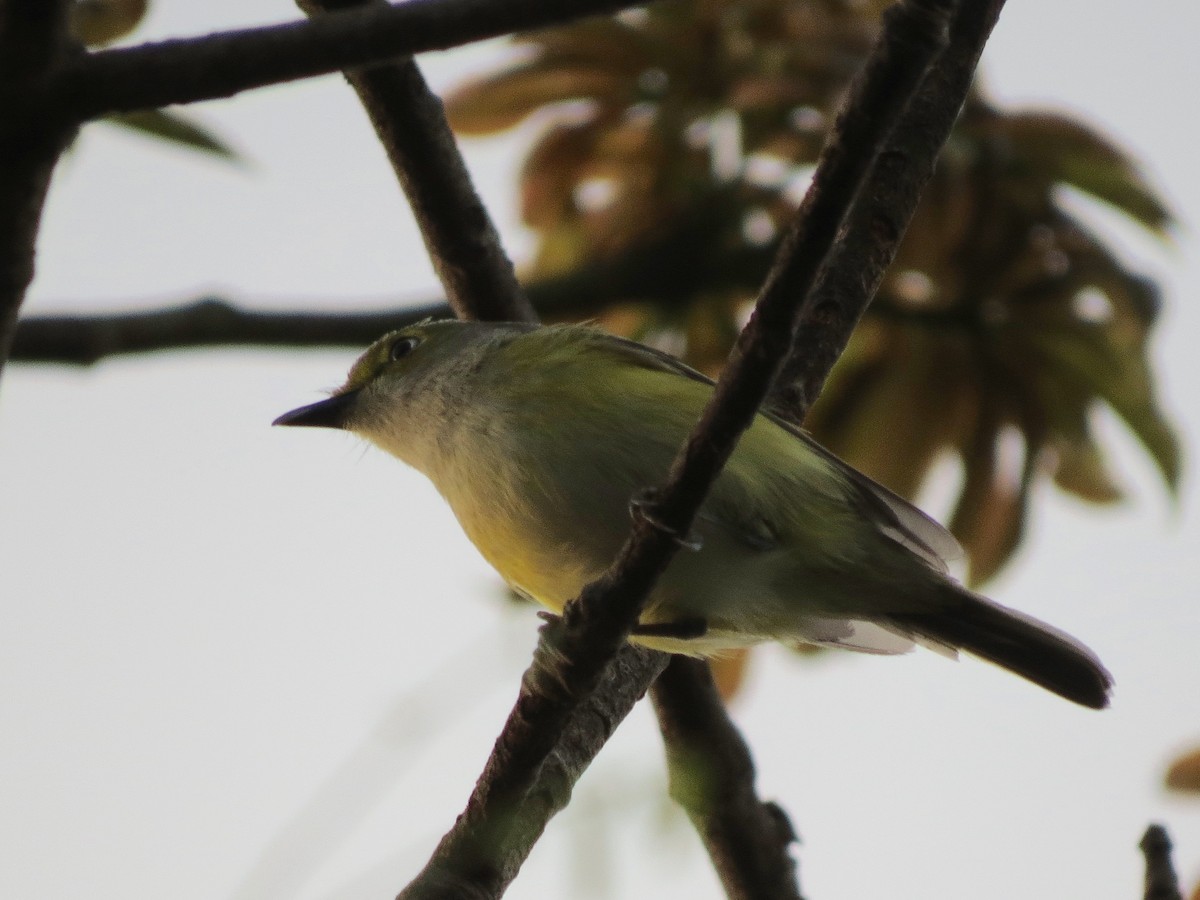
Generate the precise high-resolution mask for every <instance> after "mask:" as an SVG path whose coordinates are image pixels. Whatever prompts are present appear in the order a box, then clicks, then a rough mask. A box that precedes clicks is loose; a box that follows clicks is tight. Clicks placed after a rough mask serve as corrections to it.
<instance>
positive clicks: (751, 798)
mask: <svg viewBox="0 0 1200 900" xmlns="http://www.w3.org/2000/svg"><path fill="white" fill-rule="evenodd" d="M651 698H652V699H653V701H654V710H655V712H656V713H657V714H658V724H659V728H660V729H661V730H662V735H663V741H664V743H665V744H666V747H667V764H668V767H669V770H670V775H671V796H672V797H673V798H674V799H675V801H676V802H677V803H678V804H679V805H680V806H682V807H683V808H684V810H685V811H686V812H687V814H688V816H689V818H691V820H692V824H693V825H694V826H695V828H696V831H697V832H699V834H700V838H701V840H703V841H704V845H705V847H706V848H707V849H708V855H709V856H710V857H711V858H712V861H713V865H714V866H715V867H716V870H717V874H718V876H720V879H721V884H722V885H724V887H725V893H726V894H727V895H728V896H729V897H730V898H731V900H743V898H744V900H776V898H778V900H801V898H800V891H799V888H798V887H797V885H796V871H795V870H796V863H795V861H794V860H793V859H792V857H791V855H790V854H789V853H788V847H789V846H791V844H792V843H794V842H795V840H796V834H795V832H794V831H793V830H792V825H791V822H789V821H788V817H787V813H785V812H784V811H783V810H782V809H781V808H780V807H779V806H778V805H777V804H775V803H763V802H762V801H761V800H759V799H758V797H757V796H756V795H755V793H754V760H753V759H752V758H751V756H750V748H749V747H747V746H746V742H745V741H744V740H743V739H742V736H741V735H740V734H739V733H738V731H737V728H736V727H735V726H734V724H733V723H732V722H731V721H730V720H729V716H728V715H727V714H726V712H725V705H724V703H722V702H721V696H720V694H718V693H717V687H716V684H715V683H714V682H713V679H712V671H711V670H710V669H709V667H708V664H707V663H705V662H703V661H701V660H696V659H688V658H687V657H683V656H675V657H672V658H671V664H670V665H669V666H668V667H667V670H666V671H665V672H663V674H662V675H660V676H659V678H658V681H656V682H655V683H654V688H653V691H652V692H651Z"/></svg>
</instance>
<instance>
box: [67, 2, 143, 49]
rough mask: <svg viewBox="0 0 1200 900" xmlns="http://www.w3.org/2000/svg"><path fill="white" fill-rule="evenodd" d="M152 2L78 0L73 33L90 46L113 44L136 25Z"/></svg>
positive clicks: (73, 7) (72, 19)
mask: <svg viewBox="0 0 1200 900" xmlns="http://www.w3.org/2000/svg"><path fill="white" fill-rule="evenodd" d="M148 6H149V2H148V0H74V2H73V3H72V4H71V9H70V13H69V16H70V27H71V34H72V35H73V36H74V37H76V38H78V39H79V41H80V43H82V44H84V45H86V46H88V47H99V46H102V45H104V44H110V43H112V42H113V41H115V40H117V39H118V38H122V37H124V36H125V35H127V34H129V33H130V32H131V31H133V29H135V28H136V27H137V26H138V24H139V23H140V22H141V21H142V19H143V18H144V17H145V15H146V9H147V7H148Z"/></svg>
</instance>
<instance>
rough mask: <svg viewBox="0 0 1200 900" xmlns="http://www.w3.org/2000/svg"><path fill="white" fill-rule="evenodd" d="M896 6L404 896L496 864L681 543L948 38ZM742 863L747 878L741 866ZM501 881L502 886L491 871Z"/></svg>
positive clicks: (939, 9) (927, 15)
mask: <svg viewBox="0 0 1200 900" xmlns="http://www.w3.org/2000/svg"><path fill="white" fill-rule="evenodd" d="M897 10H898V11H896V12H893V13H892V14H891V15H889V16H888V17H887V22H886V24H885V32H884V33H885V38H884V41H883V43H884V45H885V46H887V45H888V41H889V40H895V39H896V37H895V32H897V31H898V32H900V34H901V35H902V37H901V38H900V40H901V41H902V43H904V44H907V49H905V50H903V51H900V52H898V53H896V54H895V55H894V56H889V54H888V53H887V52H881V53H880V57H882V58H883V60H885V61H886V62H885V61H880V59H879V58H877V57H876V56H875V55H874V54H873V55H872V61H871V62H869V63H868V66H867V68H866V70H865V75H864V76H862V77H860V78H859V79H856V82H855V85H854V86H853V87H852V90H851V95H850V96H851V100H850V103H849V107H848V109H847V111H846V113H845V114H844V115H843V116H841V117H839V121H838V124H837V126H836V127H835V129H834V131H833V133H832V134H831V136H830V139H829V143H828V144H827V147H826V150H825V151H824V152H823V153H822V159H821V162H820V163H819V164H818V171H817V175H816V177H815V178H814V180H813V184H812V186H811V188H810V190H809V194H808V196H807V197H806V199H805V202H804V203H803V204H802V207H801V210H800V213H799V215H798V217H797V219H796V221H795V223H794V226H793V228H792V230H791V231H790V232H789V234H788V236H787V238H786V239H785V240H784V243H783V250H782V252H781V254H780V256H779V259H778V260H777V262H776V265H775V266H774V267H773V269H772V272H771V275H770V276H769V277H768V279H767V284H766V287H765V288H764V290H763V292H762V295H761V296H760V299H759V302H758V304H757V306H756V308H755V313H754V315H753V316H752V317H751V321H750V323H749V325H748V326H747V328H746V330H745V331H744V332H743V334H742V336H741V337H740V338H739V341H738V345H737V347H736V348H735V351H734V354H733V356H732V360H731V363H730V365H729V367H728V368H727V369H726V371H725V374H724V375H723V376H722V378H721V380H720V382H719V383H718V385H717V388H716V391H715V393H714V397H713V400H712V402H711V403H710V404H709V405H708V407H707V408H706V410H705V412H704V414H703V416H702V417H701V420H700V422H699V424H698V425H697V426H696V429H695V430H694V431H693V433H692V436H691V437H690V438H689V440H688V441H687V443H686V444H685V446H684V447H683V448H682V449H681V451H680V454H679V456H677V458H676V460H675V462H674V464H673V465H672V467H671V472H670V475H669V477H668V483H667V485H666V486H665V487H664V488H662V489H661V490H659V491H657V492H656V493H655V494H654V497H653V502H652V505H653V508H654V512H653V515H652V517H651V516H640V517H637V518H636V519H635V523H634V528H633V532H632V534H631V536H630V539H629V540H628V541H627V542H626V544H625V546H624V548H623V549H622V551H621V553H620V554H619V555H618V558H617V560H616V561H615V562H614V564H613V566H612V568H610V570H609V571H608V572H607V573H606V574H605V575H604V576H602V577H601V578H600V579H598V580H597V581H596V582H593V583H592V584H590V585H588V586H587V587H586V588H584V590H583V592H582V594H581V595H580V597H579V598H578V599H577V600H575V601H572V602H571V603H569V604H568V605H567V607H566V609H565V610H564V613H563V616H562V618H561V620H559V622H557V623H555V624H554V625H552V626H548V627H547V628H546V629H545V631H544V633H543V640H542V641H541V642H540V643H539V645H538V649H537V651H536V652H535V657H534V664H533V666H531V667H530V669H529V671H528V672H527V673H526V680H525V683H524V684H523V685H522V691H521V694H520V696H519V697H518V700H517V704H516V706H515V707H514V710H513V712H512V714H511V715H510V717H509V720H508V722H507V723H506V724H505V727H504V730H503V731H502V733H501V735H500V737H499V739H498V740H497V742H496V747H495V749H494V751H493V756H492V760H493V762H497V763H498V764H499V765H498V769H499V773H498V774H497V777H495V778H494V779H491V780H487V781H485V780H482V779H481V782H480V784H479V785H477V787H476V791H475V792H474V793H473V794H472V797H471V800H470V801H469V803H468V806H467V809H466V811H465V812H464V813H463V815H462V816H460V817H459V820H458V822H457V823H456V824H455V827H454V828H453V829H452V830H451V832H450V833H448V834H447V835H446V837H445V838H444V839H443V841H442V844H441V845H440V846H439V849H438V853H437V855H436V856H435V858H434V860H433V861H431V863H430V865H429V866H428V867H427V868H426V870H425V872H423V873H422V875H421V876H419V877H418V879H417V881H415V882H414V883H413V885H410V888H409V890H408V891H407V892H406V893H405V894H402V895H401V896H402V897H406V896H407V897H413V896H421V897H428V896H446V897H449V896H453V893H452V892H440V893H439V891H438V889H437V886H438V885H440V884H443V883H445V882H446V880H447V878H449V877H450V876H451V875H452V874H454V873H459V874H460V876H461V873H463V872H478V871H481V870H486V871H487V872H488V873H489V874H491V875H492V876H495V873H496V871H497V869H498V868H499V867H498V866H496V865H495V863H494V861H491V860H490V859H489V856H490V854H492V853H493V852H494V850H495V848H496V847H497V846H498V845H501V844H503V843H504V842H505V841H506V840H507V839H508V837H509V836H510V835H511V834H512V830H513V827H514V826H513V823H512V821H511V818H510V816H509V815H508V811H509V810H512V809H514V808H517V807H518V806H519V805H520V803H521V802H522V798H524V797H525V796H526V795H527V794H528V792H529V790H530V788H531V786H532V785H533V784H534V783H535V779H536V776H537V773H538V770H539V769H540V768H541V766H542V765H543V764H544V761H545V760H546V759H547V757H548V755H549V754H550V753H551V751H552V750H553V748H554V745H555V743H556V742H557V740H558V736H559V735H560V734H561V733H562V732H563V729H564V728H565V727H566V726H567V724H568V722H569V720H570V717H571V715H572V711H573V710H574V709H575V708H576V707H577V706H578V704H579V703H580V702H581V700H582V699H583V698H586V697H589V696H591V695H592V693H593V691H594V689H595V687H596V684H597V681H598V677H599V674H600V673H601V672H602V671H603V670H604V667H605V665H606V664H607V662H608V660H610V659H611V658H612V657H613V656H614V655H615V654H616V653H617V651H618V650H619V649H620V648H621V647H622V646H623V645H624V643H625V641H626V639H627V637H628V636H629V632H630V630H631V628H632V627H633V625H634V623H635V622H636V620H637V616H638V614H639V612H640V610H641V607H642V604H643V603H644V600H645V598H646V596H647V594H648V593H649V591H650V589H651V588H652V586H653V584H654V581H655V579H656V578H657V577H658V576H659V575H660V574H661V572H662V570H663V569H664V568H665V567H666V565H667V562H668V561H669V559H670V558H671V556H672V555H673V553H674V552H675V551H676V550H677V549H678V544H679V541H678V537H677V536H679V535H686V534H687V533H688V532H689V531H690V528H691V522H692V519H693V517H694V516H695V514H696V511H697V510H698V508H699V506H700V504H701V502H702V501H703V499H704V495H705V493H706V491H707V489H708V487H709V485H711V483H712V481H713V480H714V479H715V478H716V476H717V474H718V473H719V472H720V469H721V466H722V465H723V464H724V462H725V460H726V459H727V458H728V456H729V454H730V453H731V452H732V450H733V447H734V446H735V444H736V441H737V439H738V437H740V435H741V433H742V431H743V430H744V429H745V428H746V427H748V425H749V424H750V422H751V421H752V420H753V418H754V416H755V415H756V410H757V408H758V405H759V403H761V402H762V400H763V399H764V398H765V396H766V395H767V391H768V389H769V387H770V385H771V382H772V380H773V378H774V376H775V374H776V372H777V371H778V369H779V366H780V365H781V364H782V362H783V358H784V356H785V355H786V354H787V353H788V351H789V349H790V347H791V344H792V339H793V331H794V323H795V322H796V321H797V320H798V318H799V316H798V313H797V309H798V308H800V309H803V308H805V305H806V303H807V302H808V295H809V292H810V289H811V287H812V285H813V282H814V280H815V276H816V273H817V271H818V268H819V266H820V264H821V261H822V260H823V259H824V258H825V257H826V256H827V255H828V253H829V251H830V248H831V247H832V245H833V243H834V240H835V237H836V235H837V232H838V228H839V225H840V223H841V221H842V219H843V217H844V215H845V212H846V210H847V208H848V207H849V206H850V204H851V202H852V200H853V198H854V196H855V194H856V192H857V189H858V185H859V182H860V180H861V178H862V177H863V175H864V174H865V172H866V171H867V170H868V167H869V166H870V163H871V161H872V160H873V159H874V157H875V155H876V151H877V150H878V148H879V147H880V146H881V145H882V143H883V140H884V138H885V137H886V135H887V133H888V129H889V127H890V125H891V123H892V122H893V121H894V119H895V116H896V115H897V113H898V111H899V110H901V109H903V108H904V106H905V104H906V102H907V99H908V97H909V96H910V94H911V92H912V91H913V90H914V89H915V87H916V85H917V83H918V81H919V79H920V77H921V75H922V73H923V72H924V70H925V67H926V66H927V64H928V62H929V60H930V59H931V58H932V56H933V55H934V54H935V53H936V52H937V50H938V49H939V48H940V46H941V42H942V41H943V40H944V36H945V17H946V15H947V13H948V4H947V3H946V2H933V0H931V2H904V3H901V4H899V6H898V7H897ZM912 56H915V57H917V58H918V59H919V61H917V62H914V61H913V59H912V58H910V57H912ZM895 57H900V58H898V59H897V58H895ZM863 303H864V305H865V298H864V301H863ZM651 519H653V522H652V521H651ZM490 766H491V763H489V767H490ZM760 807H761V805H760ZM781 844H782V846H777V847H775V848H772V850H773V852H778V853H781V854H786V844H787V841H786V838H785V839H783V840H782V841H781ZM745 875H750V877H751V878H755V877H757V873H740V874H739V877H744V876H745ZM497 886H498V888H497V889H498V890H502V889H503V886H504V885H503V883H501V881H500V879H498V878H497ZM754 891H755V888H753V887H751V888H749V889H748V893H746V894H744V896H761V894H755V893H754Z"/></svg>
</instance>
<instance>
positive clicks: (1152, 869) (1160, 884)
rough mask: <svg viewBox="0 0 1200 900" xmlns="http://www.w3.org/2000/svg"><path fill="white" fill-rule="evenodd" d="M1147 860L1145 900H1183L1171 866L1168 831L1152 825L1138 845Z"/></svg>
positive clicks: (1173, 868) (1177, 880)
mask: <svg viewBox="0 0 1200 900" xmlns="http://www.w3.org/2000/svg"><path fill="white" fill-rule="evenodd" d="M1138 847H1139V848H1141V851H1142V855H1143V856H1144V857H1145V858H1146V882H1145V891H1144V893H1143V895H1142V896H1143V897H1144V898H1145V900H1183V894H1182V893H1181V892H1180V890H1179V879H1178V877H1176V875H1175V867H1174V866H1173V865H1172V864H1171V839H1170V837H1168V836H1167V829H1165V828H1163V826H1161V825H1151V826H1150V827H1149V828H1147V829H1146V833H1145V834H1144V835H1142V840H1141V842H1140V843H1139V844H1138Z"/></svg>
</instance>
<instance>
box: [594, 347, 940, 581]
mask: <svg viewBox="0 0 1200 900" xmlns="http://www.w3.org/2000/svg"><path fill="white" fill-rule="evenodd" d="M587 331H588V333H589V334H591V335H593V336H594V339H595V342H596V346H597V348H598V349H608V350H611V351H614V352H617V353H619V354H620V355H621V356H622V357H623V358H624V359H625V360H626V361H628V362H631V363H633V364H635V365H639V366H642V367H644V368H651V369H656V370H658V371H662V372H671V373H673V374H676V375H682V376H683V377H685V378H690V379H692V380H693V381H698V382H701V383H702V384H706V385H708V386H709V387H712V386H713V380H712V379H711V378H709V377H707V376H706V375H703V374H701V373H700V372H697V371H696V370H695V369H693V368H692V367H691V366H689V365H687V364H686V363H683V362H680V361H679V360H678V359H676V358H675V357H673V356H671V355H670V354H669V353H665V352H663V351H662V350H656V349H654V348H653V347H647V346H645V345H644V344H639V343H637V342H636V341H631V340H627V339H625V338H620V337H616V336H615V335H610V334H606V333H604V332H602V331H596V330H594V329H590V328H589V329H587ZM759 412H760V415H762V416H764V417H766V418H767V419H770V420H771V421H772V422H774V423H775V424H776V425H778V426H779V427H780V428H782V429H783V430H784V431H787V432H788V433H789V434H791V435H793V436H794V437H796V438H797V439H798V440H800V441H803V442H804V444H805V445H806V446H807V447H808V448H809V449H810V450H812V451H813V452H814V453H815V454H817V455H818V456H819V457H821V459H823V460H824V461H825V462H827V463H828V464H829V465H830V467H831V468H833V469H834V470H836V471H837V472H838V473H839V474H840V475H842V476H843V478H844V479H845V481H846V483H847V484H848V485H850V487H851V489H852V490H853V491H854V499H855V500H856V501H857V504H858V508H859V510H860V512H862V514H863V515H864V516H865V517H866V518H868V519H870V520H871V521H873V522H874V523H875V524H876V526H877V527H878V528H879V530H880V531H881V532H883V533H884V534H885V535H887V536H888V537H889V538H891V539H892V540H894V541H896V542H897V543H898V544H901V545H903V546H904V547H906V548H908V549H909V550H911V551H912V552H913V553H915V554H916V555H917V556H918V557H920V558H921V559H922V560H924V561H925V563H926V564H928V565H929V566H930V567H931V568H933V569H935V570H937V571H939V572H945V571H946V570H947V566H946V561H947V560H950V559H958V558H960V557H961V556H962V554H963V550H962V547H961V546H960V545H959V543H958V541H957V540H955V538H954V535H952V534H951V533H950V532H949V531H947V530H946V529H945V528H944V527H943V526H941V525H940V524H938V523H937V522H935V521H934V520H933V519H932V518H930V517H929V516H927V515H926V514H925V513H924V512H922V511H921V510H919V509H918V508H917V507H915V506H913V505H912V504H911V503H909V502H908V501H907V500H905V499H904V498H903V497H901V496H900V495H899V494H896V493H894V492H892V491H890V490H888V489H887V488H886V487H884V486H883V485H882V484H879V482H877V481H875V480H874V479H872V478H869V477H868V476H866V475H864V474H863V473H862V472H859V471H858V470H857V469H855V468H853V467H852V466H850V465H849V464H848V463H846V462H843V461H842V460H841V459H839V458H838V457H836V456H835V455H834V454H833V453H831V452H830V451H829V450H826V449H825V448H824V447H822V446H821V445H820V444H818V443H817V442H816V440H814V439H813V438H812V437H811V436H810V435H809V434H808V433H807V432H805V431H803V430H802V429H800V428H799V427H797V426H796V425H793V424H792V423H791V422H788V421H787V420H786V419H783V418H781V417H779V416H778V415H776V414H775V413H772V412H770V411H767V410H760V411H759Z"/></svg>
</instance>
